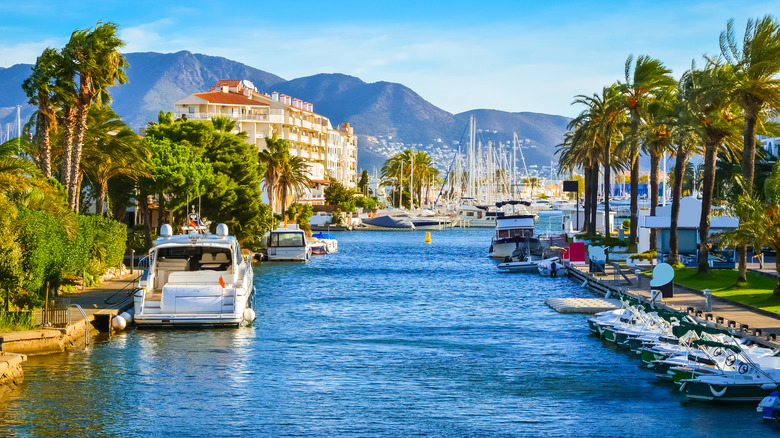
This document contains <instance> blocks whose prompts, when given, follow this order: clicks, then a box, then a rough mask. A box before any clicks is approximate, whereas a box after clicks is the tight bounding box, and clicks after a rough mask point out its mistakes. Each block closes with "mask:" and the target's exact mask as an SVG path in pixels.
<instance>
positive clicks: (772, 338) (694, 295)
mask: <svg viewBox="0 0 780 438" xmlns="http://www.w3.org/2000/svg"><path fill="white" fill-rule="evenodd" d="M749 266H750V265H749ZM572 268H573V269H570V271H569V272H570V275H571V276H572V277H573V278H574V279H575V281H579V282H582V283H583V284H584V282H585V280H586V279H587V281H588V283H587V286H588V287H590V288H592V289H593V290H595V291H597V292H599V293H604V294H606V293H615V292H621V293H625V294H627V295H630V296H633V297H636V298H640V299H642V300H643V301H649V300H650V279H651V276H649V275H644V274H639V275H638V276H637V275H636V273H635V272H636V271H634V270H633V269H626V268H625V267H624V268H622V269H621V270H620V271H618V270H617V269H616V267H615V265H614V264H607V265H606V267H605V272H604V273H596V274H595V275H594V274H591V273H589V272H588V266H587V265H579V266H572ZM750 270H753V271H755V272H760V273H761V274H763V275H770V276H775V275H776V274H775V273H776V271H775V262H768V263H765V264H764V267H763V269H759V268H758V266H756V267H755V269H752V268H750ZM621 272H622V275H621ZM661 305H662V306H665V307H667V308H670V309H673V310H679V311H684V312H685V311H688V312H691V314H692V315H693V316H695V317H696V318H697V319H699V320H700V321H701V322H703V323H708V324H710V325H712V326H716V327H720V328H732V329H736V330H737V333H738V335H739V336H741V337H743V338H747V339H751V340H753V341H756V342H759V343H761V344H764V345H766V346H768V347H772V348H780V315H778V314H777V313H773V312H769V311H766V310H763V309H758V308H755V307H751V306H747V305H743V304H740V303H736V302H734V301H731V300H727V299H724V298H720V297H718V296H715V295H712V296H711V305H710V308H709V310H707V308H706V307H707V306H706V297H705V296H704V294H703V292H702V291H699V290H695V289H691V288H688V287H685V286H682V285H679V284H675V285H674V297H672V298H664V299H663V301H662V303H661Z"/></svg>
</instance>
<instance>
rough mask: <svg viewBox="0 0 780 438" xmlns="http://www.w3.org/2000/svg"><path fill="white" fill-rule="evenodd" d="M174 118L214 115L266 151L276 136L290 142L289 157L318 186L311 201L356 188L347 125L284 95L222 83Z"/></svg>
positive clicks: (179, 108) (186, 101)
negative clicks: (334, 189)
mask: <svg viewBox="0 0 780 438" xmlns="http://www.w3.org/2000/svg"><path fill="white" fill-rule="evenodd" d="M174 114H175V116H176V117H182V116H185V117H186V118H187V119H188V120H211V118H212V117H215V116H224V117H229V118H231V119H233V120H235V121H236V129H237V131H236V132H241V131H243V132H246V133H247V140H246V141H247V142H249V143H251V144H254V145H256V146H257V148H258V150H259V151H261V150H264V149H266V144H265V139H266V137H268V138H270V137H272V136H273V135H274V134H276V135H277V136H278V137H279V138H281V139H286V140H288V141H289V142H290V146H291V147H290V153H291V154H293V155H295V156H297V157H300V158H301V159H303V161H304V162H306V165H307V167H308V171H309V178H311V180H312V181H313V182H314V183H315V185H316V186H315V187H314V188H313V189H314V190H312V192H311V193H309V194H307V196H308V198H307V199H301V201H306V202H311V203H320V202H318V201H320V200H321V199H320V197H321V196H322V195H321V190H322V186H323V185H326V184H328V183H329V181H338V182H340V183H341V184H344V185H346V186H348V187H356V185H357V136H356V135H355V133H354V131H353V128H352V127H351V126H350V125H349V123H342V124H340V125H338V126H336V127H333V126H332V125H331V123H330V120H329V119H328V118H327V117H325V116H323V115H320V114H317V113H315V112H314V105H312V104H311V103H309V102H304V101H302V100H300V99H296V98H293V97H290V96H287V95H285V94H279V93H277V92H273V93H272V94H271V95H268V94H265V93H259V92H258V91H257V89H256V88H255V87H254V85H253V84H252V83H251V82H249V81H247V80H221V81H219V82H217V85H216V86H215V87H212V88H211V90H209V91H207V92H205V93H195V94H191V95H189V96H187V97H184V98H182V99H179V100H177V101H176V103H175V109H174Z"/></svg>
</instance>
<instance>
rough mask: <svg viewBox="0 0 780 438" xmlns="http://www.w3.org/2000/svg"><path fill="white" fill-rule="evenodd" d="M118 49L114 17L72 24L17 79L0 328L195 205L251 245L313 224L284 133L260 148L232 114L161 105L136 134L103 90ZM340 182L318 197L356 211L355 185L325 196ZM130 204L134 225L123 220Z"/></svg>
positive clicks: (3, 200)
mask: <svg viewBox="0 0 780 438" xmlns="http://www.w3.org/2000/svg"><path fill="white" fill-rule="evenodd" d="M123 46H124V42H123V41H122V40H121V39H119V37H118V26H117V24H115V23H100V22H98V23H97V24H96V25H95V27H94V28H88V29H81V30H76V31H75V32H73V34H72V35H71V37H70V40H69V41H68V42H67V44H66V45H65V46H64V47H63V48H61V49H54V48H47V49H46V50H44V51H43V53H41V55H40V56H39V57H38V59H37V61H36V63H35V65H34V66H33V68H32V70H31V74H30V76H29V77H28V78H27V79H26V80H25V81H24V83H23V85H22V88H23V90H24V91H25V93H26V94H27V97H28V99H29V103H30V104H31V105H33V106H35V107H36V108H37V111H36V112H35V113H34V114H33V115H32V116H31V117H30V119H29V120H28V121H27V122H26V123H24V127H23V129H22V133H21V135H20V136H19V137H17V138H15V139H12V140H10V141H8V142H6V143H3V144H0V211H2V212H3V214H2V215H0V232H1V233H2V234H3V236H4V238H3V239H2V240H0V332H7V331H10V330H18V329H20V328H33V325H34V323H33V322H32V320H33V318H31V317H30V314H31V312H32V311H33V310H34V309H36V308H40V307H42V305H43V302H44V300H45V299H46V298H45V297H47V296H48V299H49V300H52V299H54V298H56V297H59V296H61V295H62V294H63V293H67V292H73V291H75V290H76V289H77V286H78V288H81V287H82V285H83V286H86V287H89V286H93V285H96V284H98V283H99V281H100V280H99V279H100V277H101V276H102V275H103V274H104V273H105V272H106V271H107V270H108V269H110V268H118V267H120V266H121V264H122V262H123V259H124V256H125V254H126V253H127V252H129V251H130V250H131V249H132V250H135V252H136V253H137V254H143V253H145V252H146V251H147V250H148V248H149V247H151V244H152V240H153V239H154V238H156V236H157V232H158V230H159V227H160V226H162V225H163V224H166V223H168V224H171V225H174V227H176V225H177V224H183V223H184V222H185V219H186V218H187V217H188V215H189V214H190V213H192V211H194V210H192V211H188V208H192V207H193V206H195V205H197V206H198V207H197V211H198V213H199V214H200V216H201V217H202V218H203V220H204V221H205V220H207V221H211V228H212V231H214V229H215V227H216V225H217V224H218V223H225V224H227V225H228V227H229V228H230V230H231V232H232V233H233V234H234V235H235V236H236V237H237V238H238V240H239V241H240V243H241V245H242V247H244V248H247V249H249V250H255V249H259V248H261V247H262V246H263V241H262V238H263V236H264V234H265V233H266V231H268V230H270V229H272V228H273V227H274V226H275V225H276V224H279V223H281V222H282V221H284V220H285V219H287V220H289V221H292V222H294V223H298V224H299V225H301V226H302V228H304V229H307V228H308V226H307V224H308V219H309V217H310V216H311V215H312V214H313V210H312V208H311V206H309V205H303V204H299V203H296V202H293V201H294V200H295V199H296V197H297V196H300V195H301V194H303V193H304V192H305V190H307V189H308V188H309V187H310V186H311V185H312V181H311V180H310V179H309V177H308V174H307V167H306V163H305V162H304V161H303V160H302V159H300V158H298V157H296V156H294V155H293V154H292V153H291V146H290V143H289V141H287V140H285V139H279V138H278V137H277V136H276V135H273V137H272V138H267V139H266V144H267V146H268V147H267V149H265V150H263V151H260V152H258V150H257V148H256V146H255V145H253V144H249V143H247V142H246V141H245V140H246V133H244V132H238V133H236V131H237V130H236V126H237V125H236V122H235V121H234V120H232V119H230V118H228V117H214V118H212V120H211V121H210V122H203V121H189V120H187V118H186V117H181V118H178V119H175V118H174V116H173V113H171V112H164V111H161V112H160V113H159V115H158V119H157V120H156V121H150V122H149V123H148V124H147V127H146V133H145V136H144V137H141V136H139V135H138V134H137V133H135V132H133V131H132V130H131V129H130V128H129V127H128V126H127V125H126V124H125V123H124V122H123V121H122V120H121V118H120V117H119V116H118V115H117V114H116V113H115V112H114V111H113V110H112V109H111V107H110V104H111V94H110V90H111V87H113V86H119V85H121V84H124V83H126V82H127V77H126V74H125V71H126V69H127V67H128V63H127V61H126V60H125V58H124V56H123V55H122V54H121V52H120V51H119V50H120V49H121V48H122V47H123ZM364 177H365V178H364V179H365V181H363V180H361V182H362V183H363V189H364V190H366V191H367V183H368V180H367V173H365V174H364ZM339 188H340V189H341V190H340V192H343V193H340V195H341V196H340V199H338V200H335V199H334V198H335V197H334V196H330V198H331V199H328V198H329V197H328V196H326V201H332V202H343V203H344V204H346V207H344V206H342V208H345V209H349V208H351V209H354V205H355V201H352V199H353V193H352V192H354V191H352V190H350V189H347V188H344V187H340V186H339V187H336V185H335V184H333V185H332V186H331V190H330V192H335V191H337V189H339ZM263 191H265V194H267V196H268V199H269V200H270V202H269V204H265V203H263V202H262V200H261V198H262V195H263ZM330 194H332V193H330ZM130 207H136V209H137V216H138V217H139V218H140V220H139V222H138V224H135V225H134V226H131V227H129V228H128V227H127V226H126V225H125V224H124V223H123V222H126V223H131V224H132V223H133V222H132V221H131V220H130V219H127V218H126V217H127V216H129V215H128V212H127V210H128V208H130Z"/></svg>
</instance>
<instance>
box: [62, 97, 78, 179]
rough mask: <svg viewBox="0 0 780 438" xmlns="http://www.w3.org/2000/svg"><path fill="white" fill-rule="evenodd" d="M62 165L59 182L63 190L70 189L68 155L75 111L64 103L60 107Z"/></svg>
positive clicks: (71, 145)
mask: <svg viewBox="0 0 780 438" xmlns="http://www.w3.org/2000/svg"><path fill="white" fill-rule="evenodd" d="M62 112H63V118H64V121H63V124H62V165H61V167H60V182H61V183H62V185H63V187H65V190H70V156H71V153H72V151H73V127H74V125H75V123H76V118H75V117H76V113H75V112H74V111H73V107H72V106H70V105H66V106H65V107H63V109H62Z"/></svg>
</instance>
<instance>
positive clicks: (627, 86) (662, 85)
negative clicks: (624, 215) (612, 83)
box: [619, 55, 677, 245]
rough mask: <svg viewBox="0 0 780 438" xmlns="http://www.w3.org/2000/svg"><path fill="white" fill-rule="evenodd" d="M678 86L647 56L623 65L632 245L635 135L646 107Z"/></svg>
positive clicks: (635, 198) (636, 184)
mask: <svg viewBox="0 0 780 438" xmlns="http://www.w3.org/2000/svg"><path fill="white" fill-rule="evenodd" d="M676 85H677V81H675V80H674V78H673V77H672V76H671V70H669V69H668V68H666V67H665V66H664V64H663V63H662V62H661V61H659V60H657V59H653V58H651V57H649V56H645V55H642V56H639V57H638V58H637V59H636V63H634V58H633V56H631V55H629V57H628V59H626V65H625V82H624V83H619V88H620V91H621V92H622V94H623V101H622V104H623V108H624V109H625V110H626V111H627V112H628V114H629V116H630V118H631V130H630V138H632V141H631V142H630V144H628V149H629V156H630V160H631V230H630V233H629V241H630V242H631V245H634V244H635V243H636V236H637V223H638V211H639V205H638V200H639V143H638V140H637V132H638V131H639V127H640V125H641V124H643V120H644V112H645V110H646V108H647V107H648V103H649V102H650V101H652V100H653V99H654V98H655V96H657V95H658V94H659V93H664V92H668V91H670V90H671V89H672V88H673V87H675V86H676Z"/></svg>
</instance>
